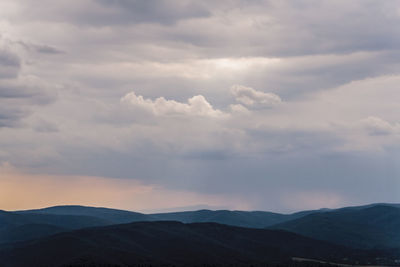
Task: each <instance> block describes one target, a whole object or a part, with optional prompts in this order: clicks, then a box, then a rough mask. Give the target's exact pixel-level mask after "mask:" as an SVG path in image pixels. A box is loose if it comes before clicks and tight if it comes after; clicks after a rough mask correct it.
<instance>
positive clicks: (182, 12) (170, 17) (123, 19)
mask: <svg viewBox="0 0 400 267" xmlns="http://www.w3.org/2000/svg"><path fill="white" fill-rule="evenodd" d="M20 2H22V3H23V4H22V5H21V7H20V8H21V9H22V10H24V11H30V12H29V13H26V14H27V15H28V14H29V15H28V17H29V19H31V20H39V21H42V20H47V21H58V22H64V23H70V24H75V25H80V26H82V25H83V26H91V27H109V26H117V27H118V26H121V25H122V26H126V25H132V24H140V23H156V24H166V25H169V24H173V23H176V22H178V21H180V20H185V19H190V18H201V17H208V16H209V15H210V11H209V10H208V8H206V7H205V6H204V5H202V4H201V3H198V2H196V1H192V0H184V1H166V0H147V1H140V0H82V1H79V2H75V1H67V0H62V1H59V2H58V4H57V5H52V1H44V2H42V5H46V6H48V9H43V8H42V5H41V6H37V5H34V4H32V3H31V2H30V1H26V0H21V1H20Z"/></svg>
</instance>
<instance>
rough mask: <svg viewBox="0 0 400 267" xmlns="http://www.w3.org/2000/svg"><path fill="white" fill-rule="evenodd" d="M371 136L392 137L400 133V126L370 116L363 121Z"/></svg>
mask: <svg viewBox="0 0 400 267" xmlns="http://www.w3.org/2000/svg"><path fill="white" fill-rule="evenodd" d="M361 123H362V124H363V126H364V127H365V129H366V130H367V131H368V133H369V134H371V135H391V134H399V133H400V124H399V123H396V124H391V123H389V122H388V121H385V120H383V119H381V118H379V117H375V116H369V117H368V118H366V119H363V120H362V121H361Z"/></svg>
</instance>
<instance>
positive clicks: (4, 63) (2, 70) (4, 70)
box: [0, 49, 21, 92]
mask: <svg viewBox="0 0 400 267" xmlns="http://www.w3.org/2000/svg"><path fill="white" fill-rule="evenodd" d="M20 68H21V61H20V59H19V57H18V56H17V55H16V54H14V53H12V52H10V51H8V50H4V49H0V79H5V78H15V77H16V76H17V75H18V72H19V70H20ZM0 92H1V91H0Z"/></svg>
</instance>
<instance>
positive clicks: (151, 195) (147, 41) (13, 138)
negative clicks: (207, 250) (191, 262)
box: [0, 0, 400, 212]
mask: <svg viewBox="0 0 400 267" xmlns="http://www.w3.org/2000/svg"><path fill="white" fill-rule="evenodd" d="M399 25H400V2H399V1H397V0H393V1H392V0H382V1H375V0H354V1H347V0H337V1H325V0H291V1H289V0H282V1H268V0H246V1H245V0H222V1H211V0H204V1H192V0H179V1H178V0H168V1H167V0H146V1H140V0H58V1H53V0H41V1H32V0H2V1H1V2H0V209H4V210H16V209H29V208H40V207H46V206H51V205H61V204H82V205H92V206H106V207H113V208H121V209H128V210H135V211H145V212H151V211H166V210H185V209H186V210H187V209H197V208H209V209H240V210H270V211H277V212H293V211H297V210H304V209H315V208H335V207H341V206H348V205H360V204H368V203H373V202H392V203H393V202H397V203H399V202H400V117H399V112H398V111H399V110H400V88H399V86H400V63H399V62H400V27H398V26H399Z"/></svg>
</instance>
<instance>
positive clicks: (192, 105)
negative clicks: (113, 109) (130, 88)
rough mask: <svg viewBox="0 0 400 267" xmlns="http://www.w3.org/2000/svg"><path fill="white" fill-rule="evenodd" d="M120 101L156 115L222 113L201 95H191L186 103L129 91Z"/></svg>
mask: <svg viewBox="0 0 400 267" xmlns="http://www.w3.org/2000/svg"><path fill="white" fill-rule="evenodd" d="M121 102H122V103H128V104H129V105H131V106H133V107H137V108H140V109H144V110H146V111H148V112H151V113H153V114H154V115H156V116H179V115H184V116H205V117H215V118H216V117H221V116H222V115H223V112H222V111H220V110H218V109H214V108H213V107H212V106H211V104H210V103H208V102H207V100H206V99H205V98H204V96H202V95H197V96H193V97H191V98H189V99H188V102H187V103H181V102H177V101H175V100H166V99H165V98H164V97H159V98H157V99H155V100H151V99H145V98H144V97H143V96H141V95H139V96H137V95H136V94H135V93H134V92H131V93H128V94H127V95H125V96H124V97H123V98H121Z"/></svg>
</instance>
